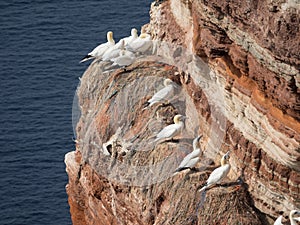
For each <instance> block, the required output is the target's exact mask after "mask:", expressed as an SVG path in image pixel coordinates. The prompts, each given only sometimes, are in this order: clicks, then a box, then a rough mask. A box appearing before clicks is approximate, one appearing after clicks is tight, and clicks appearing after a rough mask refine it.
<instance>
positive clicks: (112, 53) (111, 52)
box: [102, 40, 125, 61]
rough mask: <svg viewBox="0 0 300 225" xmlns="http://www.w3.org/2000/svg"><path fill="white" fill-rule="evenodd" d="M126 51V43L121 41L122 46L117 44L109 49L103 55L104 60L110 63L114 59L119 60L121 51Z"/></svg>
mask: <svg viewBox="0 0 300 225" xmlns="http://www.w3.org/2000/svg"><path fill="white" fill-rule="evenodd" d="M124 49H125V41H124V40H121V42H120V44H118V45H117V44H116V45H114V46H112V47H110V48H109V49H107V51H106V52H105V53H104V54H103V56H102V60H103V61H110V60H112V59H114V58H117V57H118V56H119V55H120V52H121V50H124Z"/></svg>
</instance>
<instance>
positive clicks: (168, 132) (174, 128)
mask: <svg viewBox="0 0 300 225" xmlns="http://www.w3.org/2000/svg"><path fill="white" fill-rule="evenodd" d="M185 118H186V117H185V116H183V115H179V114H178V115H176V116H174V119H173V120H174V124H171V125H168V126H166V127H165V128H163V129H162V130H161V131H160V132H159V133H158V134H157V135H156V139H155V140H154V142H156V141H160V140H163V139H171V138H173V137H175V136H176V135H178V134H180V133H181V131H182V130H183V128H184V120H185Z"/></svg>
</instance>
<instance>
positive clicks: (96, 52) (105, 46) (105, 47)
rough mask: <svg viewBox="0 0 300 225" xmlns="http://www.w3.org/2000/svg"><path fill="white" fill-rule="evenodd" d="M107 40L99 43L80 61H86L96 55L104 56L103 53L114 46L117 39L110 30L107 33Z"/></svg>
mask: <svg viewBox="0 0 300 225" xmlns="http://www.w3.org/2000/svg"><path fill="white" fill-rule="evenodd" d="M106 38H107V42H105V43H102V44H100V45H98V46H97V47H96V48H94V49H93V51H91V52H90V53H89V54H87V55H86V56H85V57H84V58H83V59H82V60H81V61H80V62H81V63H82V62H85V61H87V60H89V59H94V58H96V57H102V56H103V54H104V53H105V52H106V51H107V50H108V49H109V48H110V47H112V46H114V45H115V40H114V38H113V32H112V31H108V32H107V34H106Z"/></svg>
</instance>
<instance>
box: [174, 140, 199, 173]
mask: <svg viewBox="0 0 300 225" xmlns="http://www.w3.org/2000/svg"><path fill="white" fill-rule="evenodd" d="M201 137H202V135H199V136H198V137H196V138H195V139H194V140H193V151H192V152H191V153H189V154H187V155H186V156H185V157H184V159H183V160H182V161H181V163H180V164H179V166H178V167H177V169H176V170H175V172H180V171H182V170H185V169H191V168H193V167H194V166H195V165H196V164H197V162H198V161H199V159H200V156H201V155H202V150H201V146H200V143H199V141H200V139H201Z"/></svg>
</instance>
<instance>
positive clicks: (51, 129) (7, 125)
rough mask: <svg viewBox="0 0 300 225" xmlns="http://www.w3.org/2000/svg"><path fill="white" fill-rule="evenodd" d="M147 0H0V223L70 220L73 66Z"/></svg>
mask: <svg viewBox="0 0 300 225" xmlns="http://www.w3.org/2000/svg"><path fill="white" fill-rule="evenodd" d="M150 3H151V0H94V1H92V0H88V1H79V0H63V1H58V0H36V1H29V0H18V1H17V0H6V1H0V40H1V42H0V77H1V81H0V90H1V91H0V98H1V101H0V173H1V174H0V224H1V225H2V224H20V225H26V224H30V225H35V224H36V225H46V224H53V225H54V224H55V225H64V224H71V223H72V222H71V218H70V213H69V206H68V202H67V195H66V192H65V185H66V184H67V182H68V177H67V174H66V172H65V164H64V155H65V153H67V152H69V151H72V150H74V143H73V141H72V137H73V136H74V134H73V128H72V101H73V97H74V93H75V90H76V87H77V85H78V82H79V80H78V77H80V76H82V74H83V72H84V71H85V69H86V68H87V66H88V65H89V62H88V63H85V64H79V63H78V62H79V61H80V60H81V58H82V57H83V56H85V55H86V54H87V53H88V52H89V51H90V50H92V49H93V48H94V47H95V46H96V45H98V44H99V43H101V42H104V41H105V40H106V32H107V31H108V30H112V31H114V37H115V39H116V40H118V39H119V38H120V37H124V36H128V35H130V29H131V28H132V27H136V28H138V29H140V27H141V25H143V24H145V23H148V21H149V9H150Z"/></svg>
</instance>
